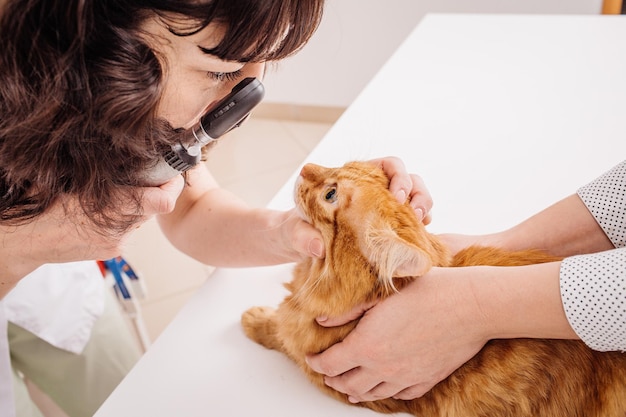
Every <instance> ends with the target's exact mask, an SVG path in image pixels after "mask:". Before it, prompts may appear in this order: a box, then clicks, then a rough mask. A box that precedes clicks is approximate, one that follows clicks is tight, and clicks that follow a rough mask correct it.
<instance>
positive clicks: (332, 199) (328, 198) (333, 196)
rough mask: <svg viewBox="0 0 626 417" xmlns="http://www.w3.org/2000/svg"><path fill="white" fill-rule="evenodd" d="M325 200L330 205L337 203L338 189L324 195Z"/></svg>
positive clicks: (332, 189)
mask: <svg viewBox="0 0 626 417" xmlns="http://www.w3.org/2000/svg"><path fill="white" fill-rule="evenodd" d="M324 200H326V201H328V202H329V203H334V202H335V201H337V189H336V188H331V189H330V190H328V191H327V192H326V194H325V195H324Z"/></svg>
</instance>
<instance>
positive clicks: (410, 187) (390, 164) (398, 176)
mask: <svg viewBox="0 0 626 417" xmlns="http://www.w3.org/2000/svg"><path fill="white" fill-rule="evenodd" d="M368 162H370V163H372V164H374V165H376V166H378V167H380V168H382V170H383V171H384V172H385V174H386V175H387V177H388V178H389V180H390V183H389V191H391V193H392V194H393V195H395V196H396V198H397V199H398V201H399V202H401V203H404V202H406V200H407V199H409V204H410V206H411V207H413V210H415V214H416V215H417V217H418V218H419V219H420V220H421V221H422V222H423V223H424V224H429V223H430V221H431V220H432V218H431V215H430V211H431V209H432V208H433V199H432V197H431V196H430V193H429V192H428V189H427V188H426V185H425V184H424V181H423V180H422V178H421V177H420V176H418V175H416V174H409V173H408V172H407V171H406V167H405V166H404V163H403V162H402V160H401V159H399V158H397V157H394V156H389V157H385V158H378V159H372V160H370V161H368Z"/></svg>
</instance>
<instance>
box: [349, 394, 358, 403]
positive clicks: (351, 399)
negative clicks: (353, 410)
mask: <svg viewBox="0 0 626 417" xmlns="http://www.w3.org/2000/svg"><path fill="white" fill-rule="evenodd" d="M348 401H350V402H351V403H352V404H358V403H359V400H357V399H356V398H354V397H353V396H351V395H350V396H348Z"/></svg>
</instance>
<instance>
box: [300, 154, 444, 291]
mask: <svg viewBox="0 0 626 417" xmlns="http://www.w3.org/2000/svg"><path fill="white" fill-rule="evenodd" d="M388 186H389V179H388V178H387V177H386V175H385V174H384V172H383V171H382V170H381V169H380V168H378V167H376V166H374V165H373V164H370V163H367V162H349V163H347V164H345V165H344V166H343V167H339V168H325V167H322V166H319V165H314V164H307V165H305V166H304V168H302V171H301V173H300V177H299V178H298V180H297V182H296V188H295V196H294V199H295V203H296V208H297V210H298V212H299V214H300V216H301V217H302V218H303V219H304V220H306V221H308V222H309V223H311V224H312V225H313V226H314V227H316V228H317V229H318V230H319V231H320V232H321V234H322V236H323V238H324V243H325V245H326V253H327V258H329V261H328V262H337V261H338V258H345V257H350V258H352V259H356V258H359V259H363V258H365V259H366V260H367V262H368V263H369V265H367V267H368V268H371V269H373V271H375V273H376V275H377V277H378V279H379V280H381V281H383V283H384V285H385V286H387V287H390V288H393V287H394V285H393V280H392V278H398V277H407V276H411V277H416V276H420V275H423V274H424V273H425V272H426V271H428V270H429V269H430V268H431V266H432V265H433V263H434V262H433V261H434V259H433V256H434V255H436V256H439V254H438V253H435V252H437V251H438V249H436V248H434V247H433V244H432V243H433V242H432V239H431V238H432V237H431V236H430V235H429V234H428V233H427V232H426V231H425V229H424V226H423V224H422V223H421V222H420V221H419V220H418V219H417V217H416V215H415V214H414V212H413V210H412V209H411V208H410V207H409V206H408V204H402V203H400V202H398V201H397V200H396V198H395V197H394V196H393V195H392V194H391V193H390V192H389V190H388ZM357 252H358V253H357Z"/></svg>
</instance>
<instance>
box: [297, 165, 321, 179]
mask: <svg viewBox="0 0 626 417" xmlns="http://www.w3.org/2000/svg"><path fill="white" fill-rule="evenodd" d="M320 168H321V167H320V166H319V165H315V164H306V165H305V166H303V167H302V169H301V170H300V176H301V177H302V178H304V179H308V180H311V179H313V178H314V177H315V175H316V173H317V172H319V170H320Z"/></svg>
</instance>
